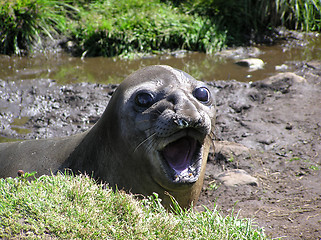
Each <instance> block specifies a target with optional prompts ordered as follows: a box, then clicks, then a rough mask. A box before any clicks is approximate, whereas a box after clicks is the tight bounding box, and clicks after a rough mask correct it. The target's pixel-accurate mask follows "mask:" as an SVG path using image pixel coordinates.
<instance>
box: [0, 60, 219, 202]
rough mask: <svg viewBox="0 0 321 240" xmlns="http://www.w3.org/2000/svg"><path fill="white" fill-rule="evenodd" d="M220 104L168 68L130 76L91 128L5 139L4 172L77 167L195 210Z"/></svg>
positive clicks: (0, 154) (1, 149)
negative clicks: (55, 135) (40, 137)
mask: <svg viewBox="0 0 321 240" xmlns="http://www.w3.org/2000/svg"><path fill="white" fill-rule="evenodd" d="M214 117H215V108H214V100H213V95H212V94H211V92H210V90H209V89H208V88H207V87H206V86H205V84H204V83H203V82H200V81H196V80H195V79H194V78H193V77H191V76H190V75H188V74H187V73H185V72H183V71H180V70H176V69H174V68H171V67H169V66H165V65H156V66H149V67H146V68H143V69H141V70H138V71H136V72H134V73H132V74H131V75H129V76H128V77H127V78H126V79H125V80H124V81H123V82H122V83H121V84H120V85H119V87H118V88H117V89H116V91H115V92H114V94H113V96H112V98H111V99H110V102H109V104H108V106H107V107H106V109H105V111H104V113H103V115H102V117H101V118H100V119H99V120H98V121H97V123H96V124H95V125H94V126H93V127H92V128H91V129H89V130H88V131H86V132H84V133H81V134H77V135H73V136H69V137H63V138H57V139H43V140H27V141H22V142H12V143H2V144H0V166H1V168H0V177H8V176H12V177H14V176H16V174H17V171H18V170H19V169H21V170H23V171H25V172H33V171H36V172H37V174H38V175H43V174H51V173H56V172H57V171H63V170H64V169H71V170H72V171H73V172H74V173H79V172H82V173H87V174H90V175H91V176H93V177H94V178H95V179H97V180H101V181H105V182H107V183H109V185H110V186H112V187H114V188H115V187H117V188H118V189H125V190H127V191H130V192H132V193H137V194H143V195H151V194H153V192H156V193H158V195H159V197H160V198H161V199H162V200H163V201H162V203H163V205H164V206H165V207H169V206H170V204H171V199H170V197H169V195H171V196H173V197H174V198H175V199H176V200H177V202H178V203H179V204H180V206H181V207H184V208H186V207H189V206H190V205H191V204H192V202H195V201H197V199H198V196H199V194H200V191H201V188H202V185H203V179H204V173H205V165H206V162H207V156H208V151H209V148H210V145H211V144H212V138H211V136H212V131H213V127H214Z"/></svg>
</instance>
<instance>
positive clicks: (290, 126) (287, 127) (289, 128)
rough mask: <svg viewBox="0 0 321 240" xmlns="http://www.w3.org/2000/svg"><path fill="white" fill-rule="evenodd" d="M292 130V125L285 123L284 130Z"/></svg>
mask: <svg viewBox="0 0 321 240" xmlns="http://www.w3.org/2000/svg"><path fill="white" fill-rule="evenodd" d="M292 128H293V125H292V124H291V123H287V124H286V126H285V129H286V130H292Z"/></svg>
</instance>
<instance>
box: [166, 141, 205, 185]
mask: <svg viewBox="0 0 321 240" xmlns="http://www.w3.org/2000/svg"><path fill="white" fill-rule="evenodd" d="M200 152H201V145H200V144H199V142H198V141H197V140H196V139H194V138H192V137H189V136H185V137H182V138H180V139H178V140H176V141H174V142H171V143H169V144H168V145H167V146H166V147H165V148H164V149H163V150H162V151H161V154H162V157H163V161H164V162H165V165H167V167H166V168H168V169H167V170H168V172H169V175H170V176H171V178H172V179H173V181H174V182H195V181H196V180H197V179H198V173H199V168H200V166H199V165H200V164H201V163H200V162H201V161H199V160H200V159H201V155H200Z"/></svg>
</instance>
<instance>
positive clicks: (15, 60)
mask: <svg viewBox="0 0 321 240" xmlns="http://www.w3.org/2000/svg"><path fill="white" fill-rule="evenodd" d="M258 48H259V49H260V50H261V52H262V54H260V55H259V56H258V57H259V58H261V59H262V60H263V61H264V62H265V66H264V69H260V70H256V71H252V72H250V71H249V70H248V68H245V67H241V66H238V65H236V64H235V61H236V60H234V59H228V58H223V57H219V56H216V55H212V56H209V55H206V54H204V53H188V54H184V55H182V54H178V57H175V56H171V55H162V56H158V57H154V58H141V59H138V60H121V59H117V58H104V57H94V58H85V59H83V60H82V59H80V58H76V57H70V56H69V55H67V54H65V53H59V54H51V55H50V56H49V55H47V56H45V55H42V56H37V57H8V56H0V66H1V67H0V79H3V80H8V81H15V80H28V79H35V78H50V79H55V80H56V81H57V82H58V83H59V84H67V83H75V82H93V83H104V84H107V83H119V82H121V81H122V80H123V79H124V78H125V77H126V76H127V75H128V74H130V73H131V72H133V71H135V70H137V69H139V68H141V67H144V66H148V65H152V64H167V65H170V66H172V67H175V68H178V69H182V70H184V71H186V72H188V73H189V74H191V75H192V76H194V77H195V78H197V79H200V80H204V81H213V80H229V79H235V80H238V81H242V82H248V81H257V80H261V79H264V78H266V77H268V76H270V75H272V74H274V73H276V72H277V70H276V69H275V67H276V66H280V65H282V64H284V63H286V62H287V61H302V60H312V59H321V37H318V38H313V39H312V40H311V41H310V43H309V44H308V45H307V46H294V47H284V46H282V45H274V46H258ZM287 70H291V69H287Z"/></svg>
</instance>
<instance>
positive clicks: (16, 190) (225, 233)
mask: <svg viewBox="0 0 321 240" xmlns="http://www.w3.org/2000/svg"><path fill="white" fill-rule="evenodd" d="M173 209H174V212H173V213H169V212H167V211H166V210H165V209H164V208H163V207H162V206H161V204H160V200H159V199H158V198H157V197H156V196H155V197H153V198H149V199H144V200H141V201H137V200H135V198H134V197H133V196H132V195H129V194H125V193H120V192H116V193H114V192H113V191H112V190H110V189H109V188H107V187H106V186H104V185H99V184H97V183H96V182H94V181H93V180H92V179H91V178H89V177H85V176H75V177H73V176H69V175H61V174H60V175H59V174H58V175H57V176H42V177H40V178H37V179H35V180H33V181H31V182H29V181H28V180H27V177H26V175H25V176H23V177H20V178H15V179H12V178H7V179H0V238H1V239H18V238H19V239H25V238H27V239H48V238H53V239H56V238H58V239H224V240H225V239H251V240H252V239H266V238H265V236H264V233H263V230H262V229H256V228H255V226H253V223H252V222H251V220H249V219H238V218H237V217H233V216H226V217H222V216H221V215H220V214H219V213H218V211H216V210H214V211H210V210H206V211H204V212H202V213H198V212H193V211H192V210H188V211H184V210H182V209H180V208H179V207H177V206H176V207H174V208H173Z"/></svg>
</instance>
